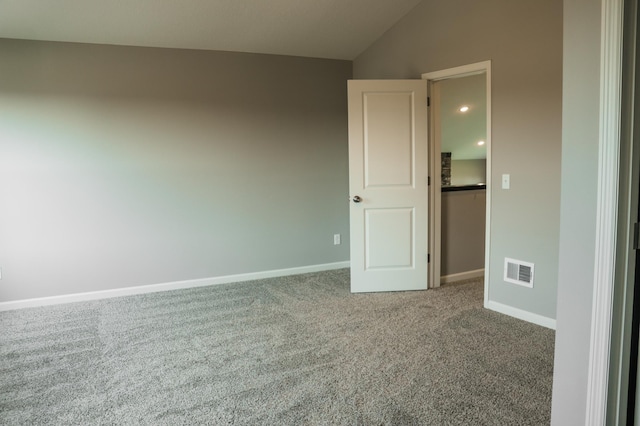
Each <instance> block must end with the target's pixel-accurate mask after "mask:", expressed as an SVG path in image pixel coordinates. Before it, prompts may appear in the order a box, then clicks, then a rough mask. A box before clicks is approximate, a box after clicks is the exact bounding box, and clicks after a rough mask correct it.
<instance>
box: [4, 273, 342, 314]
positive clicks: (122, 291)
mask: <svg viewBox="0 0 640 426" xmlns="http://www.w3.org/2000/svg"><path fill="white" fill-rule="evenodd" d="M349 265H350V262H349V261H344V262H335V263H324V264H321V265H309V266H301V267H297V268H289V269H275V270H271V271H262V272H251V273H248V274H237V275H226V276H222V277H212V278H200V279H195V280H186V281H174V282H168V283H161V284H150V285H143V286H136V287H125V288H117V289H112V290H100V291H91V292H86V293H74V294H64V295H61V296H51V297H40V298H36V299H24V300H15V301H11V302H2V303H0V311H10V310H14V309H22V308H34V307H38V306H49V305H60V304H63V303H72V302H86V301H90V300H99V299H109V298H112V297H121V296H133V295H136V294H146V293H157V292H159V291H169V290H182V289H187V288H195V287H205V286H210V285H219V284H228V283H234V282H242V281H252V280H260V279H264V278H275V277H284V276H288V275H298V274H307V273H310V272H320V271H330V270H333V269H342V268H348V267H349Z"/></svg>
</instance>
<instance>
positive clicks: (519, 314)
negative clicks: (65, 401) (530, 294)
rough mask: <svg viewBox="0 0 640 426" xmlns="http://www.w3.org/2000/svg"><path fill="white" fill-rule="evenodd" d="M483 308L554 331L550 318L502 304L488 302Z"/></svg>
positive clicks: (552, 321)
mask: <svg viewBox="0 0 640 426" xmlns="http://www.w3.org/2000/svg"><path fill="white" fill-rule="evenodd" d="M484 307H485V308H487V309H491V310H492V311H496V312H499V313H501V314H505V315H509V316H510V317H514V318H518V319H521V320H523V321H527V322H530V323H533V324H537V325H541V326H543V327H546V328H550V329H552V330H555V329H556V320H554V319H552V318H547V317H543V316H542V315H538V314H534V313H531V312H528V311H523V310H522V309H518V308H514V307H511V306H507V305H503V304H502V303H498V302H494V301H492V300H488V301H486V302H485V304H484Z"/></svg>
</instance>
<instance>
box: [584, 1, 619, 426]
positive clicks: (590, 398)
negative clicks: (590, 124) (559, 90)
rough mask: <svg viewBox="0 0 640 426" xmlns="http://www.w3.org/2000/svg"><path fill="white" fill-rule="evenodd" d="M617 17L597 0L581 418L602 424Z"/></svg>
mask: <svg viewBox="0 0 640 426" xmlns="http://www.w3.org/2000/svg"><path fill="white" fill-rule="evenodd" d="M622 18H623V0H602V22H601V52H600V135H599V153H598V198H597V213H596V235H595V236H596V241H595V243H596V253H595V262H594V271H593V276H594V283H593V305H592V310H591V314H592V316H591V344H590V348H589V370H588V372H587V400H586V418H585V425H593V426H595V425H603V424H605V423H606V415H607V387H608V383H609V359H610V343H611V326H612V305H613V288H614V278H615V257H616V232H617V214H618V211H617V210H618V179H619V166H620V158H619V157H620V155H619V149H620V117H621V111H620V107H621V80H622V79H621V75H622V55H621V52H622V31H623V25H622Z"/></svg>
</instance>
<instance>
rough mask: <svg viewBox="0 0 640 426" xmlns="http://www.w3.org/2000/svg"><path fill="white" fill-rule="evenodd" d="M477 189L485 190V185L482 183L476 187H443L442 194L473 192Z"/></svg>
mask: <svg viewBox="0 0 640 426" xmlns="http://www.w3.org/2000/svg"><path fill="white" fill-rule="evenodd" d="M477 189H487V185H485V184H484V183H482V184H476V185H451V186H443V187H442V192H454V191H474V190H477Z"/></svg>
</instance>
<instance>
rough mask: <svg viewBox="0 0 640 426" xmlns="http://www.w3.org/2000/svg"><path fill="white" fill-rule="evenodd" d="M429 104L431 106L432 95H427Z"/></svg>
mask: <svg viewBox="0 0 640 426" xmlns="http://www.w3.org/2000/svg"><path fill="white" fill-rule="evenodd" d="M427 106H428V107H429V106H431V96H427Z"/></svg>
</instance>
